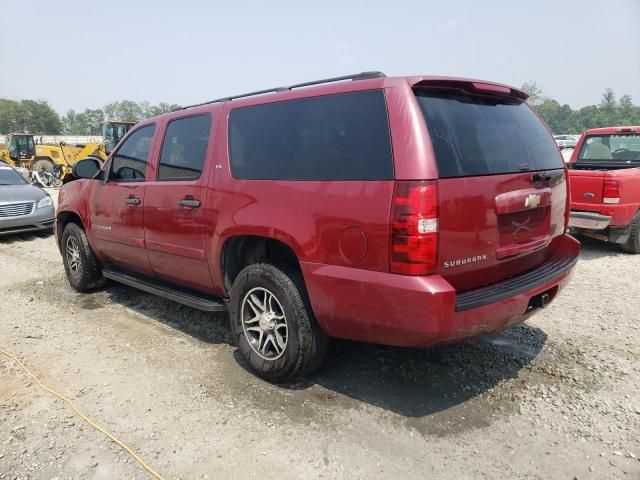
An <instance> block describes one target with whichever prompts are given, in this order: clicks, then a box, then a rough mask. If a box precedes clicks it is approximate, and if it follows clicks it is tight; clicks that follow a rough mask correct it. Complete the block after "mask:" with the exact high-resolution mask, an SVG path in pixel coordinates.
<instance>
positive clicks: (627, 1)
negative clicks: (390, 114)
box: [0, 0, 640, 112]
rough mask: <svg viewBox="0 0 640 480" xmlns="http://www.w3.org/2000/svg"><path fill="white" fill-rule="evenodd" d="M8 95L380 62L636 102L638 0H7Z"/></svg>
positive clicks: (88, 96) (169, 87) (207, 84)
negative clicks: (608, 91) (610, 93)
mask: <svg viewBox="0 0 640 480" xmlns="http://www.w3.org/2000/svg"><path fill="white" fill-rule="evenodd" d="M0 7H1V8H0V97H8V98H13V99H21V98H41V99H45V100H48V101H49V102H50V103H51V104H52V105H53V106H54V107H55V108H56V109H57V110H59V111H61V112H65V111H66V110H68V109H69V108H74V109H76V110H83V109H84V108H87V107H92V108H95V107H100V106H102V105H104V104H105V103H108V102H110V101H113V100H121V99H132V100H149V101H150V102H152V103H157V102H160V101H165V102H169V103H178V104H188V103H196V102H200V101H204V100H209V99H213V98H217V97H221V96H225V95H230V94H234V93H241V92H244V91H250V90H257V89H261V88H265V87H273V86H277V85H282V84H290V83H295V82H300V81H304V80H309V79H315V78H322V77H329V76H334V75H340V74H346V73H352V72H359V71H363V70H382V71H384V72H385V73H386V74H387V75H404V74H432V75H457V76H470V77H475V78H482V79H487V80H494V81H499V82H504V83H508V84H511V85H515V86H520V85H522V83H523V82H526V81H535V82H537V83H538V85H539V86H540V87H542V89H543V90H544V92H545V93H546V94H547V95H550V96H552V97H554V98H556V99H557V100H559V101H560V102H561V103H568V104H569V105H571V106H572V107H574V108H577V107H581V106H584V105H586V104H592V103H596V102H597V101H599V99H600V96H601V94H602V92H603V91H604V89H605V88H606V87H611V88H613V89H614V91H615V92H616V94H617V95H618V96H620V95H622V94H624V93H628V94H630V95H632V97H633V99H634V102H635V103H636V104H640V0H607V1H606V2H605V1H598V0H575V1H572V0H570V1H558V0H553V1H547V0H539V1H535V0H528V1H526V2H522V1H517V0H510V1H498V0H495V1H492V0H484V1H474V0H470V1H456V0H449V1H427V0H422V1H410V0H406V1H405V0H388V1H377V0H370V1H349V0H342V1H333V0H317V1H313V2H312V1H304V0H297V1H278V0H263V1H244V2H243V1H241V0H224V1H222V2H219V1H214V0H211V1H206V0H202V1H196V0H193V1H191V0H173V1H164V0H155V1H151V0H147V1H142V0H139V1H133V0H126V1H122V0H109V1H100V2H95V1H88V0H85V1H66V0H2V1H1V2H0Z"/></svg>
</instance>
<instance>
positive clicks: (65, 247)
mask: <svg viewBox="0 0 640 480" xmlns="http://www.w3.org/2000/svg"><path fill="white" fill-rule="evenodd" d="M526 98H527V97H526V94H524V93H523V92H521V91H519V90H516V89H514V88H511V87H508V86H505V85H500V84H496V83H492V82H486V81H478V80H469V79H460V78H445V77H419V76H416V77H401V78H388V77H385V76H384V74H381V73H378V72H365V73H362V74H357V75H351V76H345V77H338V78H331V79H327V80H319V81H314V82H307V83H302V84H297V85H291V86H287V87H280V88H275V89H270V90H263V91H260V92H255V93H251V94H245V95H238V96H235V97H228V98H221V99H219V100H214V101H211V102H207V103H203V104H200V105H195V106H191V107H185V108H183V109H181V110H178V111H175V112H172V113H168V114H165V115H162V116H159V117H156V118H151V119H149V120H145V121H144V122H142V123H140V124H138V125H136V126H135V127H134V128H133V129H132V130H131V131H130V132H129V133H128V134H127V136H126V137H125V138H123V139H122V140H121V142H120V143H119V145H118V146H117V147H116V148H115V149H114V151H113V152H112V153H111V155H110V157H109V159H108V161H107V162H106V164H105V165H104V167H103V168H101V166H100V164H99V162H98V161H97V160H95V159H87V160H83V161H81V162H79V163H77V164H76V165H75V168H74V175H75V176H76V177H77V178H79V179H80V180H77V181H74V182H71V183H69V184H67V185H65V186H64V187H63V188H62V190H61V192H60V201H59V207H58V213H57V241H58V243H59V247H60V251H61V253H62V256H63V259H64V266H65V270H66V273H67V276H68V279H69V282H70V283H71V285H72V286H73V287H74V288H75V289H77V290H79V291H86V290H89V289H92V288H96V287H99V286H100V285H102V284H103V282H104V279H112V280H115V281H117V282H121V283H124V284H126V285H130V286H133V287H136V288H139V289H142V290H145V291H147V292H152V293H154V294H158V295H161V296H164V297H166V298H169V299H172V300H175V301H177V302H181V303H183V304H186V305H190V306H192V307H194V308H199V309H202V310H208V311H223V310H227V311H228V312H229V316H230V319H231V328H232V332H233V337H234V341H235V342H237V346H238V349H239V351H240V353H241V354H242V356H243V357H244V358H245V359H246V361H247V362H248V364H249V365H250V368H251V369H253V371H254V372H255V373H257V374H258V375H260V376H262V377H263V378H265V379H267V380H269V381H274V382H283V381H291V380H294V379H297V378H300V377H302V376H304V375H305V374H308V373H310V372H311V371H313V370H314V369H315V368H317V367H318V366H319V365H320V364H321V362H322V360H323V358H324V356H325V354H326V351H327V339H328V338H329V337H338V338H345V339H352V340H359V341H366V342H378V343H383V344H389V345H399V346H411V347H423V346H431V345H436V344H442V343H448V342H454V341H459V340H462V339H466V338H470V337H473V336H477V335H481V334H486V333H490V332H495V331H498V330H501V329H504V328H506V327H508V326H510V325H513V324H515V323H518V322H522V321H523V320H525V319H526V318H527V317H528V316H529V315H531V314H532V313H533V312H534V311H535V310H536V309H537V308H540V307H544V306H546V305H547V304H548V303H549V301H551V300H552V299H553V298H554V297H555V296H556V295H557V294H558V292H559V290H560V288H561V287H562V286H563V285H564V284H565V283H566V282H567V281H568V278H569V275H570V273H571V271H572V269H573V267H574V265H575V263H576V261H577V258H578V253H579V243H578V242H577V241H576V240H575V239H573V238H572V237H571V236H570V235H568V234H567V233H566V228H567V222H568V217H569V195H568V179H567V173H566V167H565V164H564V161H563V159H562V157H561V155H560V152H559V150H558V148H557V146H556V144H555V142H554V141H553V138H552V136H551V134H550V133H549V131H548V129H547V128H546V127H545V125H544V123H543V122H542V121H541V120H540V118H538V116H537V115H536V114H535V113H534V112H533V111H532V110H531V108H530V107H529V106H528V105H527V103H526V101H525V100H526Z"/></svg>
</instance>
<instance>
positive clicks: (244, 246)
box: [220, 235, 300, 291]
mask: <svg viewBox="0 0 640 480" xmlns="http://www.w3.org/2000/svg"><path fill="white" fill-rule="evenodd" d="M220 260H221V262H220V265H221V269H222V278H223V279H224V286H225V288H226V290H227V291H229V290H230V289H231V285H233V281H234V280H235V279H236V277H237V276H238V274H239V273H240V272H241V271H242V269H243V268H245V267H246V266H248V265H251V264H253V263H261V262H265V263H274V262H276V263H285V264H287V265H289V266H290V267H293V268H295V269H296V270H298V271H299V272H300V263H299V262H298V257H297V256H296V254H295V252H294V251H293V249H292V248H291V247H290V246H289V245H287V244H286V243H283V242H281V241H279V240H274V239H273V238H267V237H257V236H252V235H243V236H238V237H232V238H230V239H229V240H227V241H226V242H225V244H224V247H223V249H222V256H221V259H220Z"/></svg>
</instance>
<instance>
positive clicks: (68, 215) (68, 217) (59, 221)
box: [56, 212, 84, 241]
mask: <svg viewBox="0 0 640 480" xmlns="http://www.w3.org/2000/svg"><path fill="white" fill-rule="evenodd" d="M69 223H75V224H76V225H78V226H79V227H80V228H81V229H83V230H84V225H83V224H82V220H81V219H80V217H79V216H78V215H77V214H75V213H73V212H62V213H59V214H58V216H57V217H56V229H57V230H58V232H59V233H58V239H59V240H60V241H62V232H64V229H65V227H66V226H67V224H69Z"/></svg>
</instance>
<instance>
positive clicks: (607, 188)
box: [602, 180, 620, 203]
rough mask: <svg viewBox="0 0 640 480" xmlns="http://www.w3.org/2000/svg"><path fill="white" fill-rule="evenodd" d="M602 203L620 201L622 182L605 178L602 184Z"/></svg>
mask: <svg viewBox="0 0 640 480" xmlns="http://www.w3.org/2000/svg"><path fill="white" fill-rule="evenodd" d="M602 203H620V182H619V181H617V180H605V181H604V185H603V186H602Z"/></svg>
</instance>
